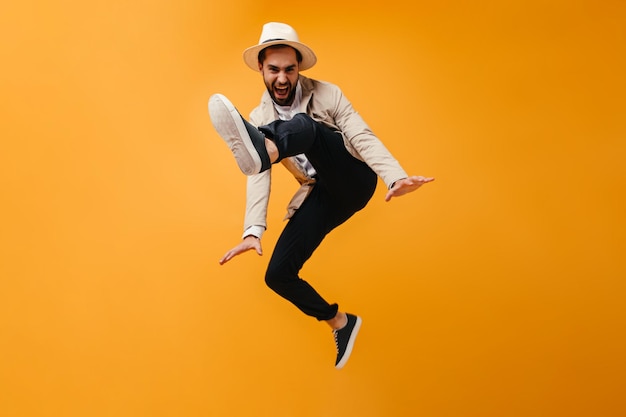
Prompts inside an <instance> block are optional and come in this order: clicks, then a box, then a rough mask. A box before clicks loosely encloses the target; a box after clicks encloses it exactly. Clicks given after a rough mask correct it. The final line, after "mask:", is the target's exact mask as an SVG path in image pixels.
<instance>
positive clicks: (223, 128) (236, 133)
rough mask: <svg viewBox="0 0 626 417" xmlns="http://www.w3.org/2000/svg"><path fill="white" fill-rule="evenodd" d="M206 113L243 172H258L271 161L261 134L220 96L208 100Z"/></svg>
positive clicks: (214, 95) (265, 167) (249, 173)
mask: <svg viewBox="0 0 626 417" xmlns="http://www.w3.org/2000/svg"><path fill="white" fill-rule="evenodd" d="M209 115H210V116H211V122H212V123H213V127H215V130H216V131H217V133H218V134H219V135H220V136H221V137H222V139H224V141H225V142H226V144H227V145H228V147H229V148H230V150H231V152H232V153H233V155H235V160H236V161H237V165H239V169H241V172H243V173H244V174H246V175H253V174H258V173H259V172H262V171H265V170H266V169H268V168H269V167H270V166H271V165H272V164H271V163H270V157H269V155H268V153H267V149H266V148H265V136H264V135H263V133H261V132H260V131H259V130H258V129H257V128H256V127H254V126H252V125H251V124H250V123H248V122H247V121H246V120H245V119H244V118H243V117H241V114H239V112H238V111H237V109H236V108H235V106H233V104H232V103H231V102H230V101H229V100H228V99H227V98H226V97H224V96H223V95H221V94H213V95H212V96H211V98H210V99H209Z"/></svg>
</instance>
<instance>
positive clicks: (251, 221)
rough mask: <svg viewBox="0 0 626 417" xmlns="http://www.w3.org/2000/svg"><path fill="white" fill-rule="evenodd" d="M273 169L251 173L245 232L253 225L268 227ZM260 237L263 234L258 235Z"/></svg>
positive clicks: (248, 185)
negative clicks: (268, 208)
mask: <svg viewBox="0 0 626 417" xmlns="http://www.w3.org/2000/svg"><path fill="white" fill-rule="evenodd" d="M271 172H272V170H271V169H268V170H267V171H264V172H261V173H260V174H256V175H251V176H249V177H248V182H247V183H246V215H245V218H244V226H243V229H244V232H245V231H246V230H248V229H249V228H250V227H252V226H260V227H262V228H263V230H265V229H267V205H268V202H269V197H270V184H271ZM258 237H259V238H260V237H261V236H258Z"/></svg>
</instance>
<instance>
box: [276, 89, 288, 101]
mask: <svg viewBox="0 0 626 417" xmlns="http://www.w3.org/2000/svg"><path fill="white" fill-rule="evenodd" d="M274 95H276V97H279V98H283V99H284V98H287V96H288V95H289V86H284V87H274Z"/></svg>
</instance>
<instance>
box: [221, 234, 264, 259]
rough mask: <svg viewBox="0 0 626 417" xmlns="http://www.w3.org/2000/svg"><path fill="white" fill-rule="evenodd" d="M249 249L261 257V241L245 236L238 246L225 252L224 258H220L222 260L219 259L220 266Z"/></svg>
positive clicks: (254, 237)
mask: <svg viewBox="0 0 626 417" xmlns="http://www.w3.org/2000/svg"><path fill="white" fill-rule="evenodd" d="M251 249H254V250H256V253H258V254H259V255H263V249H262V248H261V239H259V238H258V237H256V236H252V235H249V236H246V237H245V238H244V239H243V241H242V242H241V243H240V244H238V245H237V246H235V247H234V248H232V249H231V250H229V251H228V252H226V254H225V255H224V256H222V259H220V265H224V264H225V263H226V262H228V261H230V260H231V259H233V258H234V257H235V256H237V255H239V254H242V253H244V252H247V251H249V250H251Z"/></svg>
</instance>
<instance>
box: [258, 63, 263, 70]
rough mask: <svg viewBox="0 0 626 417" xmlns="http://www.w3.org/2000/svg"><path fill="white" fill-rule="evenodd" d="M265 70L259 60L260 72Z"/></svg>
mask: <svg viewBox="0 0 626 417" xmlns="http://www.w3.org/2000/svg"><path fill="white" fill-rule="evenodd" d="M261 71H263V64H262V63H260V62H259V72H261Z"/></svg>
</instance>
